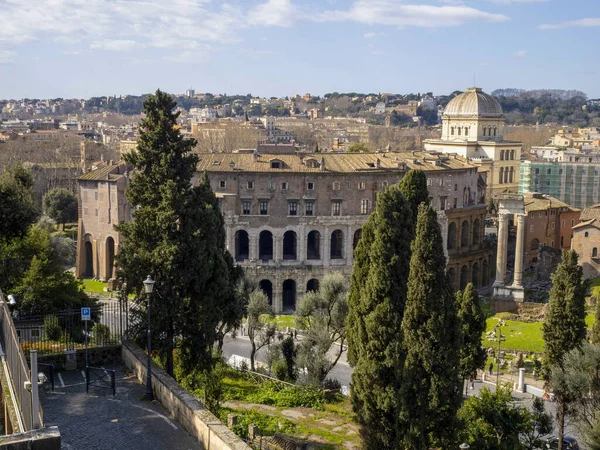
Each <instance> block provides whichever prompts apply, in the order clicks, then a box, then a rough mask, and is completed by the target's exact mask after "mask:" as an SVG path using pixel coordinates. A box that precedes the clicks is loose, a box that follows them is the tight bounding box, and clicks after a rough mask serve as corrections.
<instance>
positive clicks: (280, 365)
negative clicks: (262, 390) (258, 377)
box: [271, 359, 288, 381]
mask: <svg viewBox="0 0 600 450" xmlns="http://www.w3.org/2000/svg"><path fill="white" fill-rule="evenodd" d="M287 371H288V365H287V362H285V359H279V360H277V361H275V362H274V363H273V364H271V373H272V374H273V376H274V377H275V378H277V379H278V380H282V381H286V379H287Z"/></svg>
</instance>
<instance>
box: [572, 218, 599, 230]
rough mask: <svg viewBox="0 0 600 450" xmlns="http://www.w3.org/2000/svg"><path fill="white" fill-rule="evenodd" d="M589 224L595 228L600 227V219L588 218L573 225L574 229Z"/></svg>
mask: <svg viewBox="0 0 600 450" xmlns="http://www.w3.org/2000/svg"><path fill="white" fill-rule="evenodd" d="M587 226H591V227H594V228H600V221H598V220H597V219H591V220H586V221H585V222H580V223H578V224H577V225H575V226H574V227H573V230H577V229H579V228H585V227H587Z"/></svg>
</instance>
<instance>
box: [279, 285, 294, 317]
mask: <svg viewBox="0 0 600 450" xmlns="http://www.w3.org/2000/svg"><path fill="white" fill-rule="evenodd" d="M282 294H283V312H285V313H290V312H294V311H296V282H295V281H294V280H285V281H284V282H283V292H282Z"/></svg>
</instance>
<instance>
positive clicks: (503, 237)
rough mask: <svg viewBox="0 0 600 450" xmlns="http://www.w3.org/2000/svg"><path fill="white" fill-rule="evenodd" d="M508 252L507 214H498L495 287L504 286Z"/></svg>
mask: <svg viewBox="0 0 600 450" xmlns="http://www.w3.org/2000/svg"><path fill="white" fill-rule="evenodd" d="M507 252H508V214H498V249H497V256H496V282H495V283H494V285H496V286H504V281H505V279H506V261H507Z"/></svg>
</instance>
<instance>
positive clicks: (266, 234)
mask: <svg viewBox="0 0 600 450" xmlns="http://www.w3.org/2000/svg"><path fill="white" fill-rule="evenodd" d="M258 259H260V260H261V261H269V260H271V259H273V233H271V232H270V231H267V230H264V231H261V232H260V234H259V235H258Z"/></svg>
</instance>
